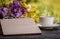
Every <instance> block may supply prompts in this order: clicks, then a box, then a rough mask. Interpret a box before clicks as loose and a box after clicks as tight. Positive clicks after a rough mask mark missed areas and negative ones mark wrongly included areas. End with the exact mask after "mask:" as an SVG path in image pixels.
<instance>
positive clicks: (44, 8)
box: [27, 0, 60, 23]
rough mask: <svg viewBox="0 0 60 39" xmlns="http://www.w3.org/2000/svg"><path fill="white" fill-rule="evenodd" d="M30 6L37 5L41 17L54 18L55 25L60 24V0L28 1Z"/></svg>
mask: <svg viewBox="0 0 60 39" xmlns="http://www.w3.org/2000/svg"><path fill="white" fill-rule="evenodd" d="M27 3H28V4H31V5H33V4H35V5H36V6H37V7H38V8H37V12H36V13H38V14H39V17H40V16H52V17H54V23H60V0H27Z"/></svg>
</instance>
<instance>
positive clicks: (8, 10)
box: [0, 0, 27, 18]
mask: <svg viewBox="0 0 60 39" xmlns="http://www.w3.org/2000/svg"><path fill="white" fill-rule="evenodd" d="M26 13H27V8H26V7H23V6H22V2H21V1H17V0H13V2H12V3H10V4H9V7H6V6H5V4H3V6H2V7H0V15H2V16H3V18H19V17H21V16H22V15H24V14H26Z"/></svg>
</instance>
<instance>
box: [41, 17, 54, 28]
mask: <svg viewBox="0 0 60 39" xmlns="http://www.w3.org/2000/svg"><path fill="white" fill-rule="evenodd" d="M53 23H54V17H40V24H41V25H42V26H44V27H46V26H51V25H52V24H53Z"/></svg>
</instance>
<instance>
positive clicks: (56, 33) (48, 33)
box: [0, 28, 60, 39]
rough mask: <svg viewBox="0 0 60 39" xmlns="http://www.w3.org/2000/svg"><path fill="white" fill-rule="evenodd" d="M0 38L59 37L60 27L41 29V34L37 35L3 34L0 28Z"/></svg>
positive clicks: (44, 38) (59, 38)
mask: <svg viewBox="0 0 60 39" xmlns="http://www.w3.org/2000/svg"><path fill="white" fill-rule="evenodd" d="M0 39H60V28H58V29H53V30H43V29H42V34H38V35H17V36H16V35H15V36H3V35H2V31H1V28H0Z"/></svg>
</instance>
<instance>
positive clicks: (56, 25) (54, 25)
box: [37, 24, 59, 27]
mask: <svg viewBox="0 0 60 39" xmlns="http://www.w3.org/2000/svg"><path fill="white" fill-rule="evenodd" d="M37 26H38V27H58V26H59V24H52V25H50V26H42V25H41V24H37Z"/></svg>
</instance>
